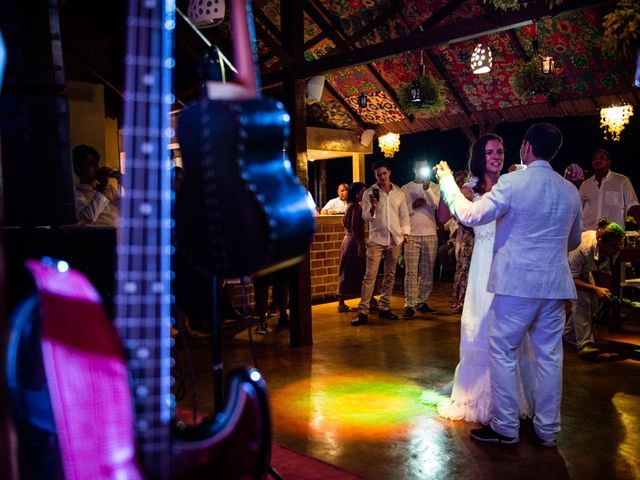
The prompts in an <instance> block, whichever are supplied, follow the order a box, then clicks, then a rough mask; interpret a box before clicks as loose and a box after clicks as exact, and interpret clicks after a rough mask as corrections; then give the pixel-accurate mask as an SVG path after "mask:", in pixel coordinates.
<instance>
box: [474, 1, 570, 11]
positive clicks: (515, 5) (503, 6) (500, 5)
mask: <svg viewBox="0 0 640 480" xmlns="http://www.w3.org/2000/svg"><path fill="white" fill-rule="evenodd" d="M546 2H547V4H548V5H549V10H551V9H552V8H553V7H557V6H558V5H562V3H563V2H564V0H546ZM484 3H489V4H491V5H493V6H494V7H495V8H496V9H497V10H518V9H519V8H520V7H522V6H526V5H527V3H529V2H527V1H526V0H484Z"/></svg>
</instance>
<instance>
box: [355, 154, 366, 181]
mask: <svg viewBox="0 0 640 480" xmlns="http://www.w3.org/2000/svg"><path fill="white" fill-rule="evenodd" d="M351 171H352V172H353V175H352V176H353V180H352V181H354V182H363V183H366V182H365V173H364V153H354V154H353V155H352V156H351Z"/></svg>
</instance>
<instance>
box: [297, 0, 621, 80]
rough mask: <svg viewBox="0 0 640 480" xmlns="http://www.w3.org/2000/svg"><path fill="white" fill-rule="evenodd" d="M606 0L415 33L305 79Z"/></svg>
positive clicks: (329, 63)
mask: <svg viewBox="0 0 640 480" xmlns="http://www.w3.org/2000/svg"><path fill="white" fill-rule="evenodd" d="M610 3H611V2H610V1H607V2H603V1H602V0H565V2H564V3H562V4H561V5H559V6H557V7H555V8H554V9H553V10H552V11H551V12H550V11H549V8H548V6H547V5H546V3H545V2H535V3H530V4H529V5H528V6H527V7H526V8H521V9H519V10H517V11H514V12H512V11H509V12H504V13H502V14H500V15H497V16H496V19H491V18H488V17H487V16H485V15H482V16H478V17H475V18H468V19H464V20H460V21H458V22H456V23H454V24H451V25H445V26H441V27H436V28H431V29H426V30H425V29H423V30H422V31H420V30H418V31H415V32H413V33H411V34H409V35H407V36H405V37H402V38H397V39H394V40H391V41H389V42H385V43H379V44H375V45H369V46H366V47H362V48H359V49H357V50H355V51H354V52H353V53H352V54H351V57H352V58H349V57H348V56H347V55H346V54H344V53H337V52H336V53H333V52H332V53H330V54H328V55H326V56H324V57H322V58H320V59H318V60H315V61H313V62H307V63H306V64H305V65H304V66H303V69H302V74H303V76H304V77H311V76H313V75H319V74H321V73H325V72H327V71H331V70H336V69H340V68H345V67H349V66H354V65H361V64H363V63H369V62H373V61H378V60H382V59H385V58H388V57H392V56H395V55H399V54H401V53H404V52H409V51H413V50H418V49H421V48H422V49H431V48H434V47H437V46H439V45H444V44H452V43H456V42H461V41H464V40H469V39H473V38H477V37H480V36H484V35H490V34H492V33H496V32H502V31H505V30H510V29H512V28H519V27H522V26H525V25H529V24H530V23H532V22H533V21H534V20H535V19H538V18H540V17H544V16H549V14H550V13H551V14H553V15H554V16H557V15H561V14H566V13H568V12H573V11H577V10H584V9H587V8H592V7H594V6H596V5H602V4H610Z"/></svg>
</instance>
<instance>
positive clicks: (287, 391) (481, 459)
mask: <svg viewBox="0 0 640 480" xmlns="http://www.w3.org/2000/svg"><path fill="white" fill-rule="evenodd" d="M450 289H451V284H450V283H447V282H436V285H435V289H434V293H433V295H432V301H430V305H431V306H432V307H434V308H436V309H437V310H438V312H439V313H437V314H429V315H418V316H417V317H416V318H415V319H413V320H396V321H391V320H378V319H377V316H376V315H375V314H372V315H370V321H371V323H370V325H368V326H364V327H358V328H354V327H351V326H350V325H349V320H350V319H351V318H352V316H353V314H350V313H341V314H339V313H337V312H336V303H327V304H323V305H316V306H314V307H313V336H314V343H313V346H311V347H304V348H290V347H289V332H288V330H286V329H284V330H278V329H276V328H274V329H273V331H271V332H270V333H269V334H267V335H265V336H257V337H256V336H255V335H254V336H253V337H254V348H255V353H256V360H257V366H258V367H259V369H260V370H261V371H262V373H263V374H264V376H265V379H266V381H267V384H268V387H269V393H270V401H271V408H272V415H273V429H274V434H273V439H274V440H275V441H277V442H279V443H281V444H283V445H285V446H288V447H290V448H293V449H295V450H298V451H300V452H302V453H305V454H308V455H311V456H313V457H316V458H319V459H321V460H324V461H326V462H329V463H332V464H334V465H337V466H339V467H342V468H344V469H346V470H348V471H351V472H353V473H356V474H359V475H361V476H363V477H366V478H369V479H372V480H374V479H375V480H378V479H380V480H383V479H394V480H395V479H402V480H405V479H406V480H410V479H485V478H486V479H495V480H499V479H514V478H518V479H529V478H531V479H536V480H540V479H566V478H575V479H636V478H638V479H640V453H639V452H640V398H639V397H640V313H639V312H638V311H637V310H632V309H631V308H630V307H626V308H624V309H623V315H624V317H626V318H625V320H624V323H623V329H622V331H620V332H617V333H615V334H613V333H610V332H609V331H608V329H607V328H606V327H601V328H599V329H598V333H597V343H598V346H599V347H600V348H601V349H602V350H603V351H604V352H607V353H605V354H603V355H601V356H600V357H599V358H598V360H597V361H586V360H581V359H578V358H577V356H576V355H575V353H574V352H573V350H572V349H571V347H567V349H566V350H565V352H566V354H565V360H564V396H563V403H562V431H561V433H560V436H559V447H558V448H557V449H548V448H543V447H538V446H536V445H534V443H533V442H532V440H531V438H530V437H529V436H528V435H527V433H526V432H523V433H522V434H521V442H520V444H519V445H517V446H514V447H498V446H494V445H486V444H478V443H477V442H474V441H471V440H470V439H469V430H470V429H471V428H476V427H477V426H478V425H476V424H468V423H464V422H452V421H448V420H444V419H442V418H440V417H438V416H437V414H436V413H435V411H434V410H433V409H432V408H429V407H427V406H425V405H422V404H421V403H420V402H419V397H420V394H421V392H422V391H423V390H426V389H432V390H437V389H439V388H440V387H442V386H443V385H445V384H446V383H447V382H449V381H450V379H451V378H452V375H453V370H454V368H455V366H456V364H457V361H458V341H459V330H460V328H459V325H460V324H459V319H460V316H459V315H453V314H450V308H449V301H450V295H449V292H450ZM348 303H350V304H351V305H354V306H355V305H356V304H357V300H352V301H350V302H348ZM392 307H393V309H394V311H395V312H396V313H398V314H400V313H401V310H402V298H401V296H399V295H398V296H396V297H394V300H393V304H392ZM242 323H243V322H242V321H237V322H226V323H225V325H224V327H223V358H224V361H225V370H228V369H229V368H231V367H233V366H234V365H237V364H254V361H253V360H252V356H251V350H250V347H249V342H248V334H247V331H246V330H242V329H241V328H242ZM275 323H276V318H275V317H274V318H272V319H270V325H275ZM188 344H189V349H190V352H191V356H192V358H193V365H194V375H195V378H196V384H197V387H198V388H197V399H198V409H199V410H201V411H208V410H210V409H211V408H212V407H211V406H212V399H213V393H212V390H213V389H212V380H211V375H210V372H211V353H210V341H209V340H208V339H203V338H192V339H188ZM176 353H177V355H178V357H179V365H181V366H182V368H183V370H184V369H185V368H186V364H187V358H186V357H187V356H186V354H185V351H184V350H183V347H181V346H180V343H178V347H177V348H176ZM182 375H183V377H184V378H185V379H186V380H185V382H186V384H187V388H189V383H190V382H189V381H188V376H189V375H188V373H186V371H183V372H182ZM179 403H180V404H181V405H184V406H190V405H191V400H190V393H189V391H188V393H187V394H186V395H185V396H184V397H183V398H182V399H181V400H180V401H179Z"/></svg>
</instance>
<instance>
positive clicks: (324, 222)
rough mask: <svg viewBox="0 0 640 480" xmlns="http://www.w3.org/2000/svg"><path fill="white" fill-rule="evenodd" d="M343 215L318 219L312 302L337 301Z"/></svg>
mask: <svg viewBox="0 0 640 480" xmlns="http://www.w3.org/2000/svg"><path fill="white" fill-rule="evenodd" d="M342 219H343V215H319V216H317V217H316V233H315V234H314V235H313V241H312V243H311V301H312V302H314V303H318V302H321V301H331V300H335V297H336V289H337V288H338V265H339V263H340V244H341V243H342V239H343V238H344V227H343V226H342Z"/></svg>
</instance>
